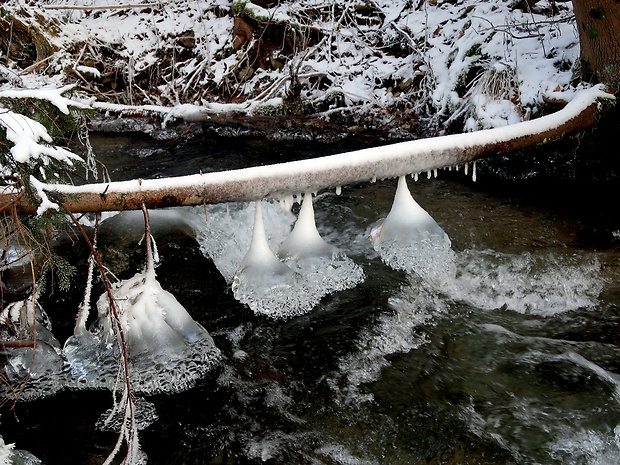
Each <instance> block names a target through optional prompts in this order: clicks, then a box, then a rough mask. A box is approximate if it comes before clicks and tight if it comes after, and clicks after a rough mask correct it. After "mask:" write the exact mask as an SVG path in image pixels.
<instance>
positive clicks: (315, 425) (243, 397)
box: [0, 135, 620, 465]
mask: <svg viewBox="0 0 620 465" xmlns="http://www.w3.org/2000/svg"><path fill="white" fill-rule="evenodd" d="M92 142H93V145H94V146H95V147H96V151H97V152H98V153H99V154H100V157H101V160H102V161H104V163H105V164H106V166H107V167H108V170H109V172H110V175H111V177H112V179H128V178H132V177H137V176H141V177H144V178H146V177H159V176H164V175H166V176H167V175H173V174H188V173H194V172H197V171H199V170H202V171H204V172H206V171H211V170H221V169H227V168H234V167H241V166H247V165H252V164H257V163H265V164H267V163H274V162H278V161H285V160H289V159H296V158H304V157H310V156H316V155H318V154H324V153H326V152H327V153H333V152H337V151H343V150H351V149H353V148H358V147H359V146H360V145H361V144H363V143H362V142H360V143H358V144H353V143H350V144H349V145H347V143H341V144H339V145H338V146H329V147H325V146H312V145H310V144H305V145H304V144H301V143H299V142H295V143H290V144H288V143H284V144H282V145H277V144H271V143H270V144H265V143H264V142H261V141H257V140H250V139H238V140H235V141H230V140H217V139H202V140H192V141H189V142H186V143H183V144H176V145H165V144H161V143H156V142H153V141H151V140H148V139H146V138H144V137H141V136H140V137H138V136H136V137H134V136H131V135H128V136H114V135H94V136H93V140H92ZM577 144H581V148H580V149H579V150H577V149H576V148H575V145H577ZM551 150H557V151H558V153H556V154H555V155H553V156H552V157H550V156H549V154H550V151H551ZM520 156H526V157H527V161H525V162H518V163H515V162H514V161H510V160H507V159H506V160H504V159H503V160H496V161H493V162H492V163H491V162H486V163H483V162H479V163H478V166H477V168H478V171H477V178H478V181H477V182H476V183H473V182H472V181H471V179H470V176H465V175H464V173H463V169H461V170H459V171H458V172H457V171H440V172H439V176H438V178H437V179H427V177H426V175H423V176H421V177H420V180H419V181H418V182H417V183H414V182H413V181H412V180H410V182H409V185H410V189H411V192H412V194H413V196H414V198H415V199H416V200H417V201H418V203H419V204H420V205H421V206H422V207H424V208H425V209H426V210H427V211H428V212H429V213H431V215H432V216H433V217H434V218H435V220H436V221H437V222H438V223H439V224H440V225H441V226H442V228H444V230H445V231H446V232H447V233H448V235H449V236H450V238H451V240H452V247H453V249H454V250H455V251H456V253H457V270H458V272H457V277H456V279H455V281H454V282H449V283H444V285H443V286H442V287H441V288H440V289H437V288H431V287H429V286H428V285H426V284H425V283H424V282H422V281H421V280H420V279H419V278H417V277H415V276H408V275H407V274H406V273H404V272H398V271H394V270H392V269H390V268H389V267H387V266H386V265H384V264H383V263H382V261H381V259H380V257H378V256H377V254H376V253H375V252H374V250H373V249H372V246H371V244H370V241H369V240H368V237H367V233H368V228H369V226H370V225H371V224H372V223H373V222H375V221H376V220H378V219H379V218H381V217H382V216H385V215H386V214H387V212H388V211H389V209H390V206H391V202H392V198H393V195H394V188H395V180H386V181H381V182H377V183H373V184H370V183H367V184H360V185H356V186H345V187H343V189H342V193H341V195H336V194H335V193H331V192H328V193H320V194H319V196H318V197H317V199H316V202H315V210H316V220H317V225H318V228H319V231H320V232H321V233H322V235H323V237H324V238H326V239H327V240H328V241H329V242H331V243H333V244H335V245H337V246H338V247H340V248H341V249H342V250H343V251H345V252H346V253H347V254H348V255H349V256H350V257H351V258H352V259H353V260H354V261H355V262H356V263H358V264H359V265H360V266H362V268H363V269H364V272H365V274H366V280H365V281H364V282H363V283H362V284H360V285H358V286H357V287H355V288H354V289H350V290H347V291H343V292H339V293H336V294H333V295H330V296H327V297H325V298H324V299H323V300H322V301H321V303H320V305H318V306H317V307H316V308H315V309H314V310H313V311H312V312H310V313H309V314H307V315H304V316H302V317H297V318H294V319H291V320H289V321H286V322H282V321H272V320H269V319H266V318H261V317H257V316H254V315H253V314H252V312H251V311H250V310H249V309H248V308H246V307H244V306H242V305H241V304H239V303H238V302H237V301H235V300H234V298H233V296H232V293H231V292H230V289H229V286H228V285H227V284H226V282H225V281H224V279H223V278H222V276H221V275H220V274H219V272H218V271H217V269H216V268H215V266H214V264H213V262H212V261H211V260H210V259H209V258H208V257H205V256H204V255H203V254H202V253H201V251H200V247H199V244H198V243H197V242H196V240H195V239H194V238H193V237H192V236H191V235H190V234H188V233H187V231H185V230H184V229H183V228H175V227H168V226H165V225H162V224H161V223H163V220H158V219H157V217H156V215H154V219H153V221H154V223H158V221H160V226H157V224H156V225H155V226H154V235H155V239H156V240H157V241H158V245H159V248H160V254H161V257H162V262H161V264H160V266H159V267H158V269H157V276H158V280H159V281H160V283H161V284H162V286H163V287H164V288H165V289H167V290H169V291H170V292H172V293H173V294H174V295H175V297H176V298H177V299H178V300H179V302H181V304H183V306H184V307H185V308H186V309H187V310H188V311H189V313H190V314H191V315H192V316H193V318H194V319H196V320H197V321H199V322H200V323H201V324H202V325H203V326H205V328H207V330H208V331H209V332H210V333H211V335H212V336H213V338H214V340H215V343H216V345H217V346H218V347H219V348H220V350H222V352H223V354H224V362H223V364H222V365H221V366H220V367H218V368H217V369H216V370H215V372H214V373H212V374H211V375H210V376H208V377H206V378H205V379H203V380H201V381H200V382H199V384H198V386H196V387H195V388H193V389H191V390H189V391H187V392H183V393H180V394H174V395H157V396H151V397H149V398H148V400H149V401H150V402H152V403H153V404H154V405H155V407H156V409H157V414H158V417H159V419H158V420H157V421H155V422H154V423H153V424H152V425H151V426H149V427H148V428H146V429H145V430H144V431H142V432H141V444H142V448H143V450H144V452H145V453H146V454H147V455H148V458H149V461H148V463H149V464H252V463H269V464H290V465H292V464H329V465H332V464H343V465H345V464H346V465H358V464H394V465H397V464H452V463H454V464H456V463H460V464H510V463H514V464H567V463H571V464H573V463H574V464H614V463H620V458H619V457H620V357H619V355H620V332H619V327H620V312H619V309H618V305H619V304H620V276H619V273H620V268H619V267H620V218H619V217H618V206H617V198H618V194H617V192H618V188H620V182H618V176H617V174H618V172H617V171H616V170H617V162H613V161H610V160H608V159H606V157H607V156H608V155H607V153H606V152H605V153H604V152H602V151H597V149H596V148H593V147H592V143H590V142H588V143H585V142H583V141H580V140H572V141H571V140H569V141H568V142H565V143H563V144H561V145H555V146H551V147H548V148H547V149H546V150H541V151H538V152H529V153H527V154H522V155H520ZM614 163H616V164H614ZM184 211H186V212H187V213H186V214H187V215H190V214H192V215H194V214H196V212H195V210H190V209H188V210H184ZM105 224H106V223H105V222H104V223H103V226H102V231H101V234H100V238H101V239H100V240H101V250H102V255H103V256H104V259H105V260H108V261H109V263H110V266H111V267H112V268H113V270H114V271H115V272H117V273H118V274H119V277H121V278H123V277H127V276H132V275H133V274H134V273H135V272H136V271H139V269H140V268H141V260H142V258H141V256H142V255H141V254H142V252H141V249H140V247H139V246H138V245H137V243H138V241H139V239H140V236H141V234H142V231H141V226H140V222H139V220H138V222H137V223H136V224H137V226H136V227H135V229H132V228H130V229H126V230H122V231H119V230H118V228H114V227H113V226H112V227H108V229H107V230H106V227H105ZM158 228H159V229H158ZM119 236H121V237H119ZM119 244H120V245H119ZM66 253H67V254H70V255H71V258H72V260H73V261H75V262H78V263H79V261H80V260H82V261H83V260H84V259H85V258H84V251H83V250H80V248H79V247H73V248H71V249H69V250H68V251H66ZM115 267H116V269H115ZM80 298H81V296H66V295H62V294H60V293H58V292H57V293H56V294H55V295H54V296H52V297H50V298H47V299H46V300H45V305H46V310H47V311H48V313H49V314H50V316H51V318H52V320H53V322H54V324H55V333H56V335H57V337H58V338H59V339H61V341H62V340H64V339H65V338H66V337H68V336H69V335H70V333H71V330H72V325H73V318H74V317H73V315H74V313H75V309H76V308H77V302H78V301H79V299H80ZM110 403H111V396H110V394H109V393H106V392H103V391H93V392H89V391H84V392H82V391H80V392H62V393H60V394H58V395H56V396H54V397H52V398H48V399H42V400H37V401H33V402H20V403H17V404H16V405H15V407H14V409H13V411H9V410H8V409H7V408H5V409H4V410H3V415H2V424H1V425H0V427H1V430H0V431H1V433H2V435H3V437H4V439H5V441H6V442H7V443H12V442H14V443H16V446H17V447H18V448H23V449H27V450H30V451H31V452H32V453H34V454H35V455H36V456H38V457H39V458H40V459H42V461H43V462H44V463H46V464H48V465H51V464H68V463H71V464H73V463H75V464H86V463H101V462H102V461H103V460H104V458H105V457H106V456H107V454H108V452H109V450H110V449H111V447H112V446H113V444H114V442H115V440H116V436H115V434H114V433H109V432H108V433H103V432H100V431H98V430H96V428H95V423H96V421H97V419H98V417H99V416H100V415H101V414H102V413H103V412H104V411H105V410H107V409H108V408H109V406H110Z"/></svg>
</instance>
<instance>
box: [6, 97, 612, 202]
mask: <svg viewBox="0 0 620 465" xmlns="http://www.w3.org/2000/svg"><path fill="white" fill-rule="evenodd" d="M613 98H614V97H613V96H612V95H610V94H608V93H606V92H605V91H604V88H603V87H602V86H595V87H592V88H589V89H585V90H581V91H578V92H576V93H575V94H574V95H573V96H572V98H571V100H570V101H569V102H568V104H567V105H566V106H565V107H564V108H563V109H562V110H559V111H557V112H556V113H553V114H551V115H548V116H544V117H541V118H538V119H535V120H530V121H525V122H522V123H518V124H513V125H509V126H504V127H501V128H495V129H487V130H482V131H477V132H471V133H465V134H455V135H448V136H442V137H435V138H429V139H418V140H414V141H408V142H401V143H397V144H392V145H387V146H383V147H376V148H368V149H362V150H356V151H352V152H346V153H340V154H336V155H330V156H325V157H320V158H314V159H309V160H300V161H293V162H288V163H280V164H275V165H267V166H257V167H252V168H244V169H238V170H231V171H222V172H212V173H206V174H196V175H190V176H181V177H171V178H163V179H152V180H141V179H137V180H131V181H122V182H110V183H98V184H87V185H83V186H71V185H63V184H47V185H45V187H44V189H45V191H46V192H47V193H48V195H49V197H50V198H52V199H53V200H54V201H55V202H57V203H58V204H60V205H61V206H63V207H64V208H65V209H67V210H69V211H72V212H76V213H77V212H98V211H120V210H137V209H140V208H142V204H143V203H144V204H145V205H146V206H147V207H148V208H162V207H172V206H193V205H201V204H215V203H225V202H236V201H253V200H259V199H263V198H283V197H285V196H289V195H291V194H296V193H299V192H317V191H320V190H323V189H329V188H337V187H339V186H343V185H347V184H354V183H359V182H365V181H370V180H373V179H386V178H394V177H399V176H403V175H407V174H412V173H420V172H426V171H429V170H434V169H438V168H445V167H449V166H454V165H460V164H463V163H467V162H470V161H473V160H476V159H478V158H482V157H485V156H490V155H497V154H503V153H509V152H514V151H516V150H519V149H523V148H526V147H530V146H533V145H537V144H541V143H544V142H547V141H550V140H553V139H557V138H560V137H563V136H564V135H566V134H569V133H572V132H576V131H579V130H583V129H586V128H588V127H591V126H593V125H594V124H595V123H596V119H597V115H598V110H599V100H600V99H607V100H608V99H613ZM19 194H20V193H12V194H4V195H0V210H5V209H7V208H10V207H11V205H12V201H15V202H19V200H20V196H19ZM19 208H20V209H21V211H31V210H33V209H32V206H28V205H26V204H24V203H20V204H19Z"/></svg>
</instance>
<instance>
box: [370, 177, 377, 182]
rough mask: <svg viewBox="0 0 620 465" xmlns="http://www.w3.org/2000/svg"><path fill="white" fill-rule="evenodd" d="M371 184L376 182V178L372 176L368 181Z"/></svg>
mask: <svg viewBox="0 0 620 465" xmlns="http://www.w3.org/2000/svg"><path fill="white" fill-rule="evenodd" d="M370 182H371V183H373V184H374V183H375V182H377V176H373V177H372V179H371V180H370Z"/></svg>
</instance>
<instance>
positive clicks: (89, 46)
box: [0, 0, 579, 131]
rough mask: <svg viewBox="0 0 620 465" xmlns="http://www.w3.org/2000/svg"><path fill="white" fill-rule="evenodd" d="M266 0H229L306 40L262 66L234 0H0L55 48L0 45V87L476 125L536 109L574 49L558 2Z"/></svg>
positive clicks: (190, 106)
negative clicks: (25, 58)
mask: <svg viewBox="0 0 620 465" xmlns="http://www.w3.org/2000/svg"><path fill="white" fill-rule="evenodd" d="M135 3H138V2H135ZM233 3H235V4H236V5H233ZM274 3H278V4H277V6H273V7H271V8H267V9H262V8H258V7H256V6H254V5H252V4H249V3H248V2H241V4H244V5H245V6H244V7H243V8H245V9H244V11H252V13H251V14H253V15H258V16H261V17H269V18H271V19H272V21H273V22H274V23H278V24H285V25H286V28H287V29H286V31H287V32H286V33H285V34H284V35H283V41H284V39H286V38H287V37H288V38H289V39H290V37H293V36H294V37H296V39H295V40H299V42H301V39H300V38H299V37H302V38H305V39H307V40H308V43H309V46H308V47H307V48H304V47H302V46H301V45H298V44H297V43H296V44H295V46H294V49H295V50H296V52H295V51H291V52H290V53H289V52H288V51H287V50H271V49H270V50H267V51H263V52H262V54H263V57H262V58H263V61H264V60H265V57H267V58H268V61H267V64H266V65H264V66H265V67H266V69H263V68H261V67H259V66H258V65H257V58H256V56H255V55H256V54H255V53H254V52H253V50H254V48H253V47H255V42H249V43H246V44H245V45H243V46H242V47H241V48H239V49H238V50H237V49H235V47H233V42H234V40H235V34H234V33H233V30H234V22H235V19H234V11H240V10H241V9H242V7H241V6H240V3H239V2H231V1H229V0H215V1H213V0H209V1H207V0H178V1H171V2H161V3H157V4H149V5H155V6H150V7H145V8H135V7H133V8H109V9H106V8H102V9H93V10H88V9H66V8H64V7H70V6H76V5H79V6H90V5H92V6H96V7H102V6H105V5H109V6H116V7H118V5H119V2H116V1H113V0H45V1H36V2H34V1H33V2H28V4H27V5H23V2H21V1H19V0H9V1H7V2H6V3H5V4H4V5H3V9H5V10H9V12H12V13H14V14H15V16H16V17H17V18H19V19H20V20H21V21H23V22H24V23H25V24H27V25H30V26H31V27H33V26H34V27H35V28H36V29H38V30H42V31H51V30H53V31H54V34H53V35H52V34H48V35H47V39H48V40H49V42H50V44H51V48H52V49H56V50H57V51H56V52H54V53H53V54H51V55H50V56H48V57H46V58H45V59H44V60H45V61H44V62H41V63H40V64H39V66H35V67H32V66H31V67H30V69H29V68H26V69H22V68H20V67H19V66H18V64H17V61H15V60H13V59H12V57H11V56H10V53H9V56H6V54H5V56H0V63H1V64H0V82H1V81H4V82H3V83H2V84H0V88H7V87H9V88H15V87H18V88H19V87H25V88H36V87H42V86H49V85H54V86H62V85H66V84H69V83H75V84H77V86H78V87H77V89H79V95H80V98H82V99H83V100H84V101H86V99H90V100H88V101H89V102H90V103H91V104H94V105H95V106H96V107H98V108H100V109H108V110H113V111H118V110H119V109H120V108H119V107H118V106H111V104H122V105H129V106H143V107H142V108H143V109H145V110H149V111H152V112H156V113H160V114H162V115H167V116H168V117H188V118H197V117H198V118H200V117H204V114H205V113H213V112H215V113H219V112H226V111H230V110H232V109H234V110H242V111H245V112H256V111H260V112H261V113H277V114H281V113H282V112H285V111H297V112H304V113H308V112H310V113H317V112H320V113H321V114H322V116H323V117H324V118H327V119H334V120H337V121H349V120H354V119H352V115H358V117H359V115H362V116H364V117H365V118H363V119H362V120H361V121H364V122H365V121H368V120H369V118H368V115H370V114H372V115H373V118H374V119H372V121H371V122H370V123H367V124H375V125H377V126H378V125H383V126H385V125H386V124H387V125H389V124H390V122H393V124H399V125H401V128H400V129H401V131H402V129H403V128H402V125H403V124H404V123H403V121H413V120H417V119H422V120H425V121H426V122H427V123H428V122H430V123H433V124H434V125H435V126H436V127H441V124H443V123H445V122H446V121H448V122H452V121H455V120H458V121H459V126H458V127H464V128H465V129H466V130H475V129H480V128H490V127H497V126H502V125H506V124H511V123H514V122H517V121H521V120H523V119H527V118H530V117H533V116H536V114H537V113H539V112H540V106H541V104H542V103H543V98H544V95H545V92H552V91H556V90H566V89H567V88H568V87H570V84H571V79H572V69H573V65H574V63H575V62H576V60H577V59H578V56H579V41H578V34H577V31H576V29H575V25H574V18H573V15H572V4H571V2H560V1H547V0H542V1H539V2H537V3H536V4H535V5H534V6H533V7H531V8H528V7H524V9H519V8H514V7H513V6H512V5H513V4H515V3H517V2H506V1H497V0H496V1H492V0H487V1H477V2H473V1H471V0H470V1H467V0H466V1H463V0H458V1H442V0H434V1H417V2H411V1H407V0H396V1H388V0H372V1H366V2H359V1H355V0H344V1H339V2H333V1H326V0H311V1H303V2H302V1H299V0H297V1H293V0H287V1H281V2H274ZM519 3H522V4H523V5H526V4H527V3H529V2H519ZM20 5H21V6H20ZM250 7H252V8H250ZM20 8H21V9H20ZM291 31H295V32H296V34H297V35H295V34H293V33H292V32H291ZM311 35H312V38H313V39H312V40H311V39H310V36H311ZM39 58H40V57H39ZM22 66H25V65H22ZM33 69H36V70H37V71H36V73H35V72H34V71H33ZM2 78H4V79H2ZM296 79H298V80H299V84H300V87H296V88H295V89H293V90H298V94H297V95H298V97H300V98H301V100H296V101H295V102H294V103H295V104H294V105H293V104H292V103H290V102H286V97H287V95H290V93H291V85H292V84H293V83H295V82H296ZM144 105H146V107H144ZM172 108H174V110H175V111H172V112H171V109H172ZM347 118H348V120H347ZM412 124H413V123H412ZM405 126H406V125H405ZM404 129H405V130H406V129H407V127H405V128H404Z"/></svg>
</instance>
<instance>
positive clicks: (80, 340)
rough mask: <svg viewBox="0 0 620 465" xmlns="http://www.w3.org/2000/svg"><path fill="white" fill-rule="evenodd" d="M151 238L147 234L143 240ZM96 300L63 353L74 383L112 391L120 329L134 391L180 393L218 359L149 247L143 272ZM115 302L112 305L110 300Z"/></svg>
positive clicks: (116, 367) (212, 344)
mask: <svg viewBox="0 0 620 465" xmlns="http://www.w3.org/2000/svg"><path fill="white" fill-rule="evenodd" d="M150 240H151V238H150V233H149V234H146V241H147V243H148V242H149V241H150ZM110 292H111V295H108V294H107V293H104V294H103V295H102V296H101V297H100V298H99V300H98V301H97V310H98V315H99V316H98V319H97V320H96V322H95V323H94V324H93V326H92V327H91V328H90V329H88V330H87V329H86V328H85V326H84V325H83V323H81V322H80V321H81V320H80V319H78V324H76V327H75V330H74V335H73V336H71V337H70V338H69V339H68V340H67V342H66V343H65V347H64V352H65V355H66V357H67V360H68V363H69V366H70V368H71V373H72V375H73V376H74V378H75V380H76V381H75V382H76V384H77V386H78V387H84V388H109V389H114V388H115V386H114V383H115V380H116V374H117V372H118V366H119V357H120V351H119V346H120V345H119V343H118V338H119V331H118V329H117V327H118V323H120V327H121V328H122V333H123V337H124V341H125V344H126V351H127V360H128V371H129V377H130V380H131V385H132V389H133V390H134V392H140V393H145V394H153V393H158V392H178V391H182V390H185V389H187V388H189V387H191V386H193V385H194V383H195V382H196V380H197V379H199V378H200V377H202V376H204V375H205V374H206V373H207V372H208V371H209V370H210V369H211V368H212V367H213V366H214V365H215V364H216V363H217V362H218V361H219V355H220V352H219V350H218V349H217V348H216V347H215V345H214V343H213V340H212V338H211V336H210V335H209V333H208V332H207V330H206V329H205V328H203V327H202V326H201V325H200V324H199V323H197V322H196V321H194V320H193V319H192V317H191V316H190V315H189V313H187V311H186V310H185V308H183V306H182V305H181V304H180V303H179V302H178V301H177V300H176V298H175V297H174V296H173V295H172V294H171V293H169V292H167V291H166V290H164V289H163V288H162V287H161V285H160V284H159V282H158V281H157V279H156V274H155V266H154V258H153V252H152V250H151V248H150V247H149V246H147V261H146V267H145V270H144V271H143V272H141V273H137V274H136V275H135V276H134V277H133V278H131V279H127V280H124V281H121V282H118V283H116V284H113V285H111V289H110ZM111 300H112V301H113V302H114V307H112V305H111V303H110V301H111Z"/></svg>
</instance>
